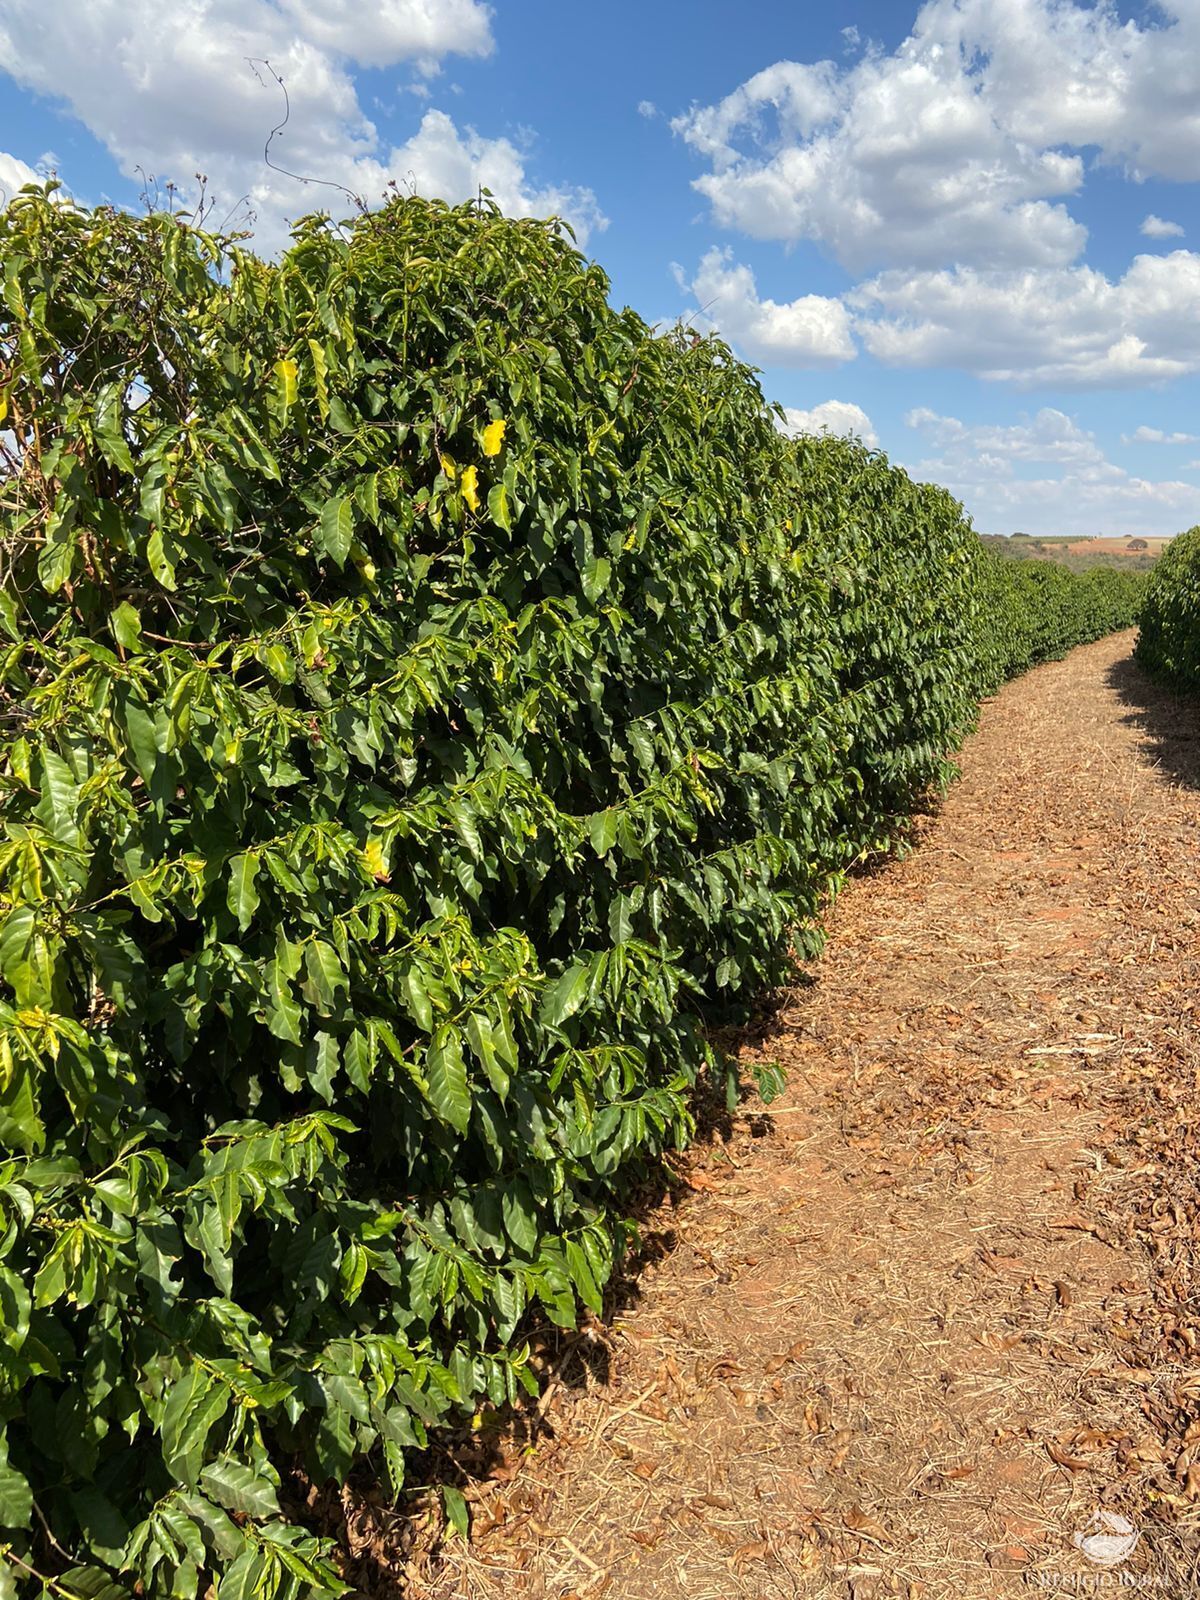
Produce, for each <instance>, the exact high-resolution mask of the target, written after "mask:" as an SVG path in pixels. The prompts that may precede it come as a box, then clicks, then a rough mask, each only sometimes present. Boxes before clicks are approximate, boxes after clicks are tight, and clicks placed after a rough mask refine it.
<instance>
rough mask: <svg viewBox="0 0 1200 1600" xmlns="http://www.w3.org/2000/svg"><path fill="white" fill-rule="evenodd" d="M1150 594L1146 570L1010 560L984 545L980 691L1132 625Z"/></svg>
mask: <svg viewBox="0 0 1200 1600" xmlns="http://www.w3.org/2000/svg"><path fill="white" fill-rule="evenodd" d="M1145 592H1146V577H1145V574H1144V573H1140V572H1122V571H1120V570H1119V569H1117V568H1115V567H1093V568H1091V569H1089V570H1088V571H1085V572H1072V571H1070V570H1069V569H1068V568H1066V567H1061V566H1058V565H1056V564H1055V563H1054V562H1052V561H1005V560H1004V559H1003V558H1002V557H1000V556H998V555H996V553H995V552H994V551H993V550H990V549H985V550H984V551H983V552H982V559H981V561H980V563H979V587H978V597H979V600H980V602H981V605H980V612H979V618H978V623H977V627H978V634H977V648H978V658H979V669H980V676H979V679H978V687H979V690H980V692H981V693H983V694H990V693H992V692H993V691H994V690H995V689H997V688H998V687H999V685H1000V684H1002V683H1003V682H1005V680H1006V679H1008V678H1012V677H1015V676H1016V675H1017V674H1018V673H1021V672H1025V671H1027V670H1028V669H1029V668H1030V667H1035V666H1037V665H1038V664H1039V663H1040V662H1043V661H1056V660H1058V659H1059V657H1061V656H1065V655H1066V653H1067V651H1068V650H1073V649H1074V648H1075V646H1076V645H1079V644H1087V643H1089V642H1090V641H1091V640H1093V639H1102V638H1103V637H1104V636H1105V635H1106V634H1110V633H1115V632H1117V631H1118V630H1119V629H1121V628H1131V627H1132V626H1133V624H1134V623H1135V622H1136V621H1137V617H1138V611H1139V608H1140V606H1141V604H1142V600H1143V597H1144V595H1145Z"/></svg>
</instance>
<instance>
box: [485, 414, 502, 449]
mask: <svg viewBox="0 0 1200 1600" xmlns="http://www.w3.org/2000/svg"><path fill="white" fill-rule="evenodd" d="M507 426H508V424H507V423H506V422H505V421H504V419H503V418H500V419H499V421H497V422H489V423H488V425H487V427H486V428H485V429H484V430H483V453H484V455H485V456H498V455H499V454H500V446H501V445H502V444H503V443H504V430H505V428H506V427H507Z"/></svg>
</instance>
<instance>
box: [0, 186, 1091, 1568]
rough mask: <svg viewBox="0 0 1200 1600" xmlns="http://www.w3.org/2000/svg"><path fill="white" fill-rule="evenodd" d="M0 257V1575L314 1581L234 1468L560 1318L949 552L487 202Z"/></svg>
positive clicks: (834, 857) (954, 712)
mask: <svg viewBox="0 0 1200 1600" xmlns="http://www.w3.org/2000/svg"><path fill="white" fill-rule="evenodd" d="M0 255H2V258H3V267H4V299H3V305H2V307H0V355H2V357H3V371H4V375H5V376H4V385H3V388H2V389H0V397H2V403H3V408H4V415H3V416H2V417H0V422H2V423H3V425H4V427H6V428H8V429H9V430H11V432H10V434H9V435H8V442H7V444H5V443H4V441H3V437H2V436H0V448H3V449H5V450H6V452H7V455H8V457H9V470H8V471H7V473H6V474H4V475H3V476H0V517H2V521H0V559H2V561H3V564H4V600H3V605H2V608H0V629H2V630H3V636H4V638H5V640H6V643H5V644H4V646H3V649H2V651H0V707H2V712H3V717H4V727H5V735H4V743H3V748H2V752H0V753H2V756H3V767H2V771H0V796H2V803H3V824H2V833H0V975H2V978H3V988H2V989H0V1145H2V1146H3V1149H4V1151H5V1152H6V1154H7V1159H6V1160H4V1161H3V1163H2V1164H0V1212H2V1216H3V1224H2V1231H0V1307H2V1309H3V1322H2V1325H0V1419H2V1420H3V1423H4V1432H3V1436H2V1441H0V1527H2V1528H4V1529H6V1530H7V1533H6V1535H5V1539H6V1541H7V1542H6V1544H5V1545H4V1546H3V1548H4V1550H5V1553H6V1555H7V1558H8V1566H7V1567H6V1566H5V1565H4V1564H3V1563H0V1573H4V1574H7V1575H8V1576H5V1577H0V1594H3V1593H4V1592H5V1591H6V1590H11V1588H12V1583H11V1574H15V1575H16V1576H17V1578H18V1579H20V1580H22V1581H23V1580H24V1579H25V1578H27V1577H29V1576H30V1574H31V1573H32V1571H33V1570H34V1569H36V1570H37V1571H38V1572H40V1573H43V1574H46V1575H48V1578H47V1582H48V1584H49V1592H52V1593H54V1594H55V1595H58V1596H63V1595H85V1594H86V1595H96V1596H99V1595H104V1596H108V1595H110V1594H119V1593H124V1592H127V1591H128V1590H130V1589H133V1588H134V1587H135V1586H136V1589H137V1592H138V1593H141V1594H145V1595H151V1596H168V1595H170V1596H180V1597H184V1600H190V1597H191V1596H193V1595H194V1594H196V1593H199V1592H203V1591H204V1590H205V1589H206V1586H207V1584H208V1582H209V1580H210V1578H211V1577H212V1576H213V1575H214V1574H219V1575H221V1577H220V1593H221V1595H223V1596H242V1595H249V1594H251V1593H254V1594H256V1595H263V1596H270V1595H280V1596H285V1597H288V1600H291V1597H293V1596H299V1595H301V1594H319V1593H322V1592H327V1591H336V1590H337V1589H338V1587H339V1583H338V1578H337V1574H336V1571H335V1569H334V1567H333V1566H332V1565H331V1564H330V1558H329V1550H328V1548H327V1546H326V1545H324V1544H323V1543H322V1542H321V1541H320V1540H319V1539H318V1538H316V1537H315V1536H314V1535H313V1534H312V1533H311V1532H310V1531H308V1530H307V1529H306V1528H305V1527H304V1526H303V1525H302V1523H301V1522H300V1521H298V1520H296V1508H295V1507H294V1506H291V1505H289V1504H288V1503H287V1502H286V1498H285V1502H284V1503H283V1504H282V1505H281V1502H280V1489H281V1475H280V1467H281V1466H286V1463H287V1462H288V1461H289V1460H291V1459H294V1458H296V1457H299V1459H300V1460H302V1462H303V1463H304V1465H305V1466H306V1468H307V1470H308V1471H309V1473H311V1474H312V1475H313V1476H314V1477H315V1478H316V1479H318V1480H325V1479H330V1478H332V1479H336V1480H342V1479H344V1478H345V1477H346V1474H347V1473H348V1471H349V1470H350V1468H351V1465H352V1463H354V1462H355V1461H356V1460H358V1459H360V1458H361V1457H364V1456H368V1455H369V1456H370V1457H371V1458H372V1459H373V1461H374V1462H375V1464H376V1466H377V1468H378V1470H379V1472H380V1473H381V1474H382V1475H383V1476H385V1477H386V1478H387V1479H388V1480H389V1481H390V1483H391V1485H392V1486H393V1488H398V1487H399V1485H400V1484H401V1482H402V1479H403V1474H404V1462H405V1452H406V1451H407V1450H408V1449H409V1448H411V1447H412V1446H413V1445H419V1444H421V1443H422V1442H423V1441H424V1440H425V1438H426V1434H427V1430H428V1429H429V1428H430V1427H432V1426H434V1425H436V1424H437V1423H439V1422H440V1421H441V1420H442V1419H443V1418H446V1417H447V1416H449V1415H451V1414H454V1413H469V1412H471V1411H472V1410H474V1409H475V1408H476V1407H477V1406H478V1405H479V1404H481V1403H482V1402H484V1401H488V1402H490V1403H492V1404H497V1405H498V1404H503V1403H506V1402H508V1401H511V1400H512V1399H513V1398H514V1397H515V1396H516V1395H517V1394H518V1392H519V1391H520V1390H521V1389H523V1388H524V1389H528V1390H532V1389H533V1388H534V1380H533V1378H532V1376H531V1373H530V1369H529V1362H528V1353H527V1350H526V1347H525V1346H524V1344H523V1343H522V1342H521V1329H522V1327H523V1325H525V1323H526V1320H527V1317H528V1314H529V1312H530V1310H531V1308H534V1307H536V1308H537V1309H538V1310H539V1312H540V1314H542V1315H544V1316H547V1317H549V1318H550V1319H552V1320H553V1321H555V1322H557V1323H560V1324H562V1325H564V1326H571V1325H573V1324H574V1323H575V1320H576V1318H577V1315H578V1308H579V1305H580V1304H581V1303H582V1304H583V1305H587V1306H591V1307H592V1308H598V1307H599V1305H600V1298H601V1291H602V1287H603V1284H604V1282H605V1280H606V1278H607V1277H608V1275H609V1272H610V1270H611V1268H612V1264H613V1261H614V1259H615V1256H616V1254H617V1252H619V1251H620V1250H621V1248H622V1247H623V1244H624V1242H625V1239H626V1232H627V1228H626V1224H625V1223H624V1222H623V1220H622V1209H621V1202H622V1195H623V1193H624V1192H625V1190H626V1187H627V1185H628V1184H629V1183H630V1181H631V1180H632V1179H634V1178H635V1177H636V1176H637V1175H638V1173H639V1172H640V1171H643V1170H644V1168H645V1165H646V1163H648V1162H651V1161H653V1160H654V1158H655V1157H656V1156H657V1155H658V1153H659V1152H661V1151H662V1150H663V1149H664V1147H666V1146H668V1145H671V1144H679V1143H682V1142H683V1141H684V1140H686V1138H687V1137H688V1134H689V1131H690V1129H691V1119H690V1114H689V1109H688V1105H689V1091H690V1090H691V1088H692V1086H693V1085H694V1083H695V1081H696V1079H697V1076H698V1075H699V1074H701V1073H702V1072H705V1071H713V1072H721V1073H723V1072H724V1071H725V1067H724V1065H723V1063H721V1062H719V1061H717V1060H716V1059H715V1058H714V1056H713V1053H712V1051H711V1049H710V1047H709V1045H708V1044H707V1042H706V1036H705V1028H704V1021H705V1017H706V1015H708V1014H709V1012H710V1010H711V1008H712V1006H714V1005H716V1004H720V1003H722V1002H723V1001H724V1000H727V999H730V998H736V997H738V996H743V997H744V996H750V995H753V994H754V993H755V992H756V991H758V990H761V989H762V988H763V987H764V986H766V985H770V984H773V983H777V982H779V981H781V980H782V979H784V978H785V977H786V975H787V973H788V972H789V970H790V961H791V954H790V951H791V949H795V950H796V951H798V952H799V953H801V954H804V953H808V952H811V951H813V950H814V949H815V948H816V947H817V944H818V940H819V933H818V931H817V923H816V918H817V915H818V913H819V911H820V909H821V906H822V904H823V902H824V901H825V899H826V898H827V896H828V894H829V893H830V892H831V890H832V889H833V888H834V887H835V886H836V884H837V882H838V881H839V878H840V876H841V875H842V874H843V873H844V872H845V871H846V870H847V869H848V868H849V867H850V866H851V865H852V864H853V863H854V862H855V861H856V860H859V859H861V858H863V857H864V856H865V855H866V854H868V853H869V852H871V851H874V850H877V849H879V848H883V847H885V846H886V845H887V843H888V842H889V840H890V839H891V838H892V837H893V836H894V833H895V830H896V828H897V826H898V824H899V822H900V820H901V819H902V818H903V817H904V816H905V815H906V814H907V813H908V812H909V811H910V810H911V808H912V806H913V805H914V804H915V803H916V802H917V801H919V800H920V798H921V797H922V796H923V795H925V794H926V793H927V792H928V791H929V790H930V789H933V788H936V787H938V786H939V785H942V784H944V783H945V781H946V780H947V778H948V776H949V773H950V767H949V765H948V760H949V757H950V755H951V754H952V752H953V750H954V748H955V747H956V745H957V744H958V742H959V741H960V739H961V737H962V735H963V733H964V732H965V731H966V729H967V728H968V727H969V725H970V723H971V720H972V718H973V715H974V709H975V698H976V695H977V692H978V690H979V687H980V685H981V682H982V679H983V678H984V677H985V676H987V677H988V679H989V681H991V679H992V678H993V677H995V675H996V674H997V673H998V672H999V671H1000V670H1001V656H1002V654H1003V650H1002V648H1001V646H999V645H997V644H996V643H995V642H994V641H993V642H992V643H991V644H989V645H988V647H987V649H988V652H989V654H988V657H987V661H986V664H983V663H981V659H980V637H981V634H980V629H981V625H982V611H983V609H985V608H986V607H987V606H990V605H991V604H992V603H993V597H992V591H991V590H990V589H988V588H987V587H986V584H985V585H984V587H983V588H982V589H981V583H983V575H984V574H985V573H990V571H991V569H990V568H987V567H985V566H984V565H981V560H982V558H981V553H980V551H979V549H978V544H977V541H976V539H975V537H974V535H973V533H972V532H971V530H970V528H969V525H968V524H967V523H966V522H965V520H964V519H963V517H962V513H961V508H960V507H959V506H958V505H957V504H956V502H954V501H953V500H952V499H951V498H950V497H949V496H948V495H946V494H945V493H944V492H942V491H940V490H937V489H933V488H929V487H923V486H919V485H914V484H913V483H911V482H910V481H909V479H908V478H907V477H906V476H905V475H904V474H903V473H902V472H898V471H896V470H895V469H893V468H891V467H889V466H888V465H887V463H886V461H885V460H884V459H883V458H882V457H881V456H879V455H878V454H874V453H871V452H868V451H866V450H864V449H863V448H862V447H861V446H857V445H849V444H842V443H840V442H837V441H830V440H801V441H798V442H795V443H791V442H788V441H786V440H784V439H783V437H782V435H781V434H780V433H779V432H778V429H777V427H776V416H775V414H774V413H773V411H772V410H771V408H769V407H768V406H766V405H765V404H764V402H763V399H762V396H761V393H760V391H759V389H758V387H757V384H756V382H755V380H754V378H753V376H752V374H751V373H750V372H749V371H748V370H747V369H746V368H744V367H742V366H741V365H739V364H738V363H737V362H736V361H734V360H733V359H732V357H731V356H730V354H729V352H728V350H727V349H725V347H724V346H722V345H721V344H720V343H719V342H717V341H715V340H695V339H694V338H693V337H692V336H691V335H687V334H676V335H672V336H669V337H665V338H663V337H655V336H653V335H652V334H651V333H650V331H649V330H648V329H647V328H646V326H645V325H644V324H643V323H642V322H641V321H640V320H639V319H638V318H637V317H636V316H634V315H633V314H632V313H630V312H621V313H618V312H614V311H613V310H612V309H611V308H610V306H609V304H608V299H607V293H608V284H607V281H606V279H605V278H604V275H603V274H602V273H601V272H600V271H599V270H598V269H597V268H596V267H594V266H590V265H588V264H587V263H586V262H585V261H583V260H582V259H581V258H580V257H579V256H578V255H577V254H576V253H575V252H574V251H572V250H571V249H570V248H569V247H568V246H567V245H566V244H565V243H564V242H563V241H562V240H561V238H560V237H559V236H558V235H557V234H556V233H555V231H554V230H553V229H552V228H551V227H548V226H546V225H543V224H540V223H532V222H512V221H506V220H504V219H503V218H501V217H500V216H499V215H497V214H495V213H494V212H493V211H490V210H489V209H487V208H483V209H480V208H476V207H463V208H458V209H448V208H446V207H444V206H442V205H438V204H430V203H425V202H422V201H416V200H405V201H403V202H398V203H397V204H395V205H392V206H390V207H389V208H388V209H387V210H385V211H383V212H381V213H379V214H377V215H373V216H369V217H364V218H362V219H360V220H359V221H358V222H357V223H355V224H354V226H353V227H352V228H351V229H349V230H348V231H338V230H335V229H332V228H330V227H329V226H328V225H326V224H325V223H324V222H322V221H321V220H320V219H312V220H309V221H308V222H305V223H303V224H301V225H300V227H299V228H298V230H297V235H296V240H295V243H294V245H293V247H292V248H291V249H290V250H289V251H288V252H287V253H286V255H285V256H284V258H283V259H282V260H281V261H280V262H279V263H278V264H276V265H269V264H266V263H263V262H260V261H257V260H255V259H254V258H253V257H252V256H249V255H246V254H243V253H241V252H239V251H238V250H237V249H235V248H233V247H232V246H229V245H227V244H225V243H223V242H222V241H220V240H216V239H213V238H209V237H207V236H205V235H203V234H201V233H198V232H195V231H192V230H190V229H188V228H186V227H184V226H182V225H181V224H179V223H178V222H176V221H175V220H173V219H171V218H169V217H163V216H153V217H149V218H134V217H130V216H125V215H121V214H119V213H115V212H112V211H108V210H100V211H96V212H84V211H79V210H76V209H74V208H73V207H71V206H70V205H68V204H55V203H52V202H51V201H50V200H49V199H48V198H47V197H46V196H44V195H40V194H37V193H29V192H27V193H25V194H24V195H22V196H21V197H20V198H19V199H18V200H17V201H16V202H15V203H14V204H13V205H12V206H10V207H9V208H8V210H7V211H6V212H4V213H3V214H2V215H0ZM1009 570H1018V569H1005V571H1006V572H1007V571H1009ZM1019 570H1020V571H1025V570H1027V569H1019ZM1097 576H1106V575H1097ZM1056 578H1057V574H1056ZM988 581H990V579H989V580H988ZM1073 592H1074V591H1073ZM1007 603H1008V601H1007V600H1006V601H1005V604H1007ZM1056 615H1057V614H1056ZM1090 625H1091V624H1090V623H1089V626H1090ZM1064 626H1065V625H1064ZM993 631H994V630H993ZM1060 631H1061V630H1060ZM1085 631H1086V630H1085ZM1088 636H1090V635H1088ZM1061 643H1062V639H1061V638H1060V636H1059V634H1055V637H1054V642H1053V645H1052V649H1054V650H1056V649H1058V648H1059V645H1060V644H1061ZM1063 647H1064V648H1065V644H1063ZM1033 649H1034V644H1033V642H1031V643H1030V645H1029V650H1030V652H1031V653H1032V651H1033ZM35 1503H36V1508H37V1514H35V1511H34V1504H35ZM43 1519H44V1520H43ZM46 1528H48V1529H50V1530H52V1533H53V1537H52V1538H51V1537H49V1536H48V1535H47V1534H46V1533H45V1532H44V1531H43V1530H44V1529H46ZM50 1580H53V1581H52V1582H50Z"/></svg>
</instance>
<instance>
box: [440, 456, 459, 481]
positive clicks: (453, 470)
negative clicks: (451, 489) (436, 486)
mask: <svg viewBox="0 0 1200 1600" xmlns="http://www.w3.org/2000/svg"><path fill="white" fill-rule="evenodd" d="M438 460H439V461H440V462H441V464H442V471H443V472H444V473H445V474H446V476H447V477H448V478H449V479H450V482H451V483H453V482H454V480H455V478H457V477H458V468H457V467H456V466H455V465H454V463H453V461H451V459H450V457H449V456H439V457H438Z"/></svg>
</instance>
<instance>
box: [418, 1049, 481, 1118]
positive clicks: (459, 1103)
mask: <svg viewBox="0 0 1200 1600" xmlns="http://www.w3.org/2000/svg"><path fill="white" fill-rule="evenodd" d="M425 1077H426V1080H427V1082H428V1084H429V1095H428V1098H429V1104H430V1105H431V1106H432V1107H433V1109H434V1110H435V1111H436V1112H437V1114H438V1116H439V1117H440V1118H441V1119H442V1121H443V1122H448V1123H449V1124H450V1126H451V1127H452V1128H456V1129H457V1130H458V1132H459V1133H466V1131H467V1128H468V1126H469V1125H470V1121H471V1091H470V1087H469V1086H468V1083H467V1069H466V1066H465V1064H464V1062H463V1054H462V1043H461V1041H460V1040H459V1037H458V1034H457V1032H456V1031H455V1030H454V1028H453V1027H451V1026H448V1025H447V1026H443V1027H441V1028H439V1029H438V1030H437V1032H436V1033H435V1034H434V1036H433V1041H432V1043H431V1044H430V1046H429V1050H428V1053H427V1054H426V1057H425Z"/></svg>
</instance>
